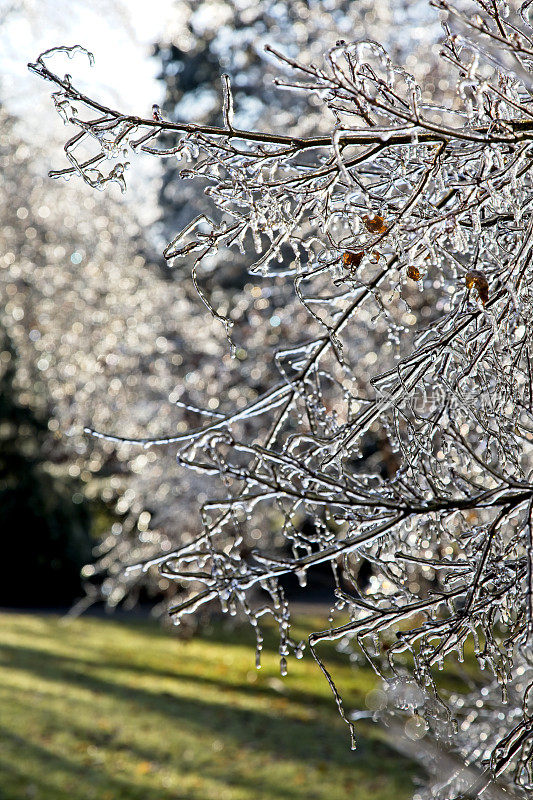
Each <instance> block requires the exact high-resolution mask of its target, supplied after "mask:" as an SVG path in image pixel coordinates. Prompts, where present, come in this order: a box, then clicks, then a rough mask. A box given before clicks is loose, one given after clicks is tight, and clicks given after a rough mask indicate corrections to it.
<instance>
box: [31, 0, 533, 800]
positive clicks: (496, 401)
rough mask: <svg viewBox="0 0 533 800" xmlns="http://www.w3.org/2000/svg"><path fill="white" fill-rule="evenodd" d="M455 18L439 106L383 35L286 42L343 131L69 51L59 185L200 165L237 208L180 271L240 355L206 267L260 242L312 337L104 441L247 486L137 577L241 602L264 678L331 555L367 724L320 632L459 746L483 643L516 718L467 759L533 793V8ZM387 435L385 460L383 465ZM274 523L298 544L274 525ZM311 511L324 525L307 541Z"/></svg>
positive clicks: (331, 633) (44, 70) (40, 63)
mask: <svg viewBox="0 0 533 800" xmlns="http://www.w3.org/2000/svg"><path fill="white" fill-rule="evenodd" d="M436 5H437V6H438V8H439V9H441V10H442V11H443V12H444V14H445V20H444V26H445V32H446V34H447V35H446V37H445V39H444V43H443V49H442V54H441V55H442V59H443V62H444V64H445V66H446V69H447V70H453V72H454V75H455V77H456V84H455V90H454V91H453V92H451V93H450V96H448V97H435V98H431V97H428V96H427V94H425V93H424V91H423V87H421V86H419V85H418V83H417V82H416V80H415V78H414V77H413V76H412V75H410V74H409V73H408V72H407V71H406V70H405V69H404V68H402V67H398V66H396V65H394V64H393V63H392V61H391V60H390V58H389V56H388V55H387V53H386V52H385V50H384V49H383V47H382V46H381V45H380V44H378V43H377V42H375V41H357V42H353V43H347V42H344V41H340V42H338V43H337V44H336V45H335V46H334V47H333V48H331V49H330V50H328V51H327V52H326V53H325V55H324V58H323V63H321V64H320V65H317V64H309V63H300V62H299V61H297V60H295V59H292V58H289V57H287V56H285V55H283V54H281V53H279V52H277V51H276V50H275V49H274V48H270V54H271V55H272V56H275V57H276V58H277V60H278V63H279V65H280V70H282V71H285V73H286V74H284V76H283V77H282V78H280V79H279V81H278V85H279V86H280V88H283V89H284V90H287V91H289V92H297V93H298V94H299V95H303V96H304V97H306V98H308V99H309V100H310V101H311V100H312V101H313V102H314V103H316V104H319V105H320V108H321V113H322V117H323V119H326V120H328V125H329V130H328V132H327V133H326V134H322V133H320V134H317V135H315V136H309V135H300V133H299V131H298V130H295V131H294V132H293V133H292V134H291V135H287V134H285V133H283V134H281V133H277V132H275V131H272V132H271V131H268V132H256V131H248V130H241V129H239V128H238V127H235V123H234V117H233V99H232V95H231V90H230V84H229V79H228V78H227V77H223V87H224V98H223V107H222V116H223V120H224V125H223V126H221V127H220V126H213V125H201V124H194V123H181V122H180V123H177V122H173V121H168V120H166V119H165V118H164V116H163V115H162V114H161V112H160V111H159V110H156V111H155V112H154V118H153V119H145V118H142V117H137V116H131V115H123V114H121V113H120V112H119V111H116V110H114V109H111V108H109V107H107V106H104V105H102V104H100V103H99V102H97V101H96V100H94V99H92V98H91V97H89V96H87V95H85V94H83V93H82V92H80V91H79V90H78V89H76V87H75V86H74V85H73V83H72V80H71V78H70V77H68V76H65V77H60V76H59V75H58V74H56V73H54V72H52V71H51V70H50V69H49V67H47V66H46V63H45V58H48V57H50V56H53V55H54V54H55V52H57V50H58V49H57V48H55V49H52V50H50V51H47V52H46V53H44V54H42V55H41V56H40V57H39V58H38V59H37V61H36V62H35V63H34V64H32V65H30V69H32V70H33V71H34V72H35V73H36V74H37V75H39V76H40V77H42V78H43V79H45V80H47V81H49V82H51V83H52V84H53V85H54V95H53V98H54V102H55V104H56V107H57V109H58V111H59V112H60V113H61V115H62V116H63V118H64V120H65V122H66V123H67V124H69V125H72V126H74V128H75V129H76V133H75V134H74V136H72V138H70V139H69V141H68V142H67V144H66V145H65V154H66V157H67V160H68V162H69V166H68V167H66V168H64V169H59V170H55V171H54V172H53V173H52V175H53V176H54V177H68V176H70V175H78V176H79V177H81V178H82V179H83V180H84V181H85V182H86V183H88V184H89V185H91V186H94V187H97V188H101V187H102V186H103V185H104V184H105V183H106V182H109V181H114V182H117V183H118V184H119V185H120V186H121V188H122V189H124V188H125V179H124V175H125V170H126V168H127V166H128V162H127V157H128V153H129V152H130V150H133V151H137V150H140V151H141V152H146V153H148V154H150V155H155V156H160V157H164V158H177V159H179V160H181V159H183V158H184V159H186V160H188V161H190V162H191V165H190V166H188V167H187V168H185V169H182V170H181V173H180V174H181V178H183V179H186V178H195V179H198V180H201V181H202V182H203V185H204V186H206V188H205V194H206V196H207V197H208V199H209V201H210V202H211V203H212V206H213V209H214V213H213V218H211V217H210V216H207V215H206V214H201V215H199V216H197V217H196V218H195V219H194V220H193V221H192V222H191V223H190V224H188V225H187V226H186V227H185V229H184V230H182V231H181V232H179V233H178V234H177V235H176V236H175V237H174V238H173V240H172V241H171V242H170V243H169V245H168V246H167V248H166V250H165V258H166V259H167V261H168V263H169V266H170V268H171V269H174V268H175V264H176V262H177V260H178V259H180V258H184V257H187V258H189V257H191V258H192V259H193V260H192V261H191V268H192V274H193V280H194V282H195V285H196V287H197V289H198V291H199V293H200V296H201V299H202V301H203V302H204V303H205V305H206V306H207V308H208V309H209V310H210V312H211V313H212V314H213V316H214V317H215V318H216V319H217V320H219V321H221V322H222V323H223V325H224V328H225V330H226V333H227V335H228V338H229V339H230V342H231V347H232V348H233V352H235V348H236V346H237V345H236V344H235V342H234V339H236V338H237V337H238V334H239V332H238V330H237V331H235V330H234V329H235V327H236V326H235V325H234V321H233V319H232V318H231V317H230V316H229V315H228V313H227V311H226V310H224V309H221V308H219V307H217V304H216V303H215V301H214V300H213V298H212V296H211V295H210V293H209V292H208V291H206V290H204V289H203V288H201V286H200V276H201V275H202V271H204V270H206V266H205V265H206V263H212V264H214V265H215V266H214V268H212V277H211V282H212V284H213V285H214V286H216V282H217V270H218V268H219V267H218V265H219V264H220V261H221V260H227V259H229V258H231V257H232V251H233V250H234V249H235V248H236V249H237V250H239V251H240V253H241V254H242V255H243V256H244V257H246V259H247V269H248V272H249V273H250V274H251V275H253V276H256V278H257V279H258V280H262V281H265V282H267V281H269V280H277V281H286V282H287V283H289V282H290V281H292V285H293V288H292V296H291V300H290V304H289V306H288V307H287V308H288V310H287V313H286V317H285V318H284V310H283V309H280V311H279V313H278V316H277V317H276V326H280V327H281V326H282V325H283V326H285V330H286V333H287V335H289V332H291V333H292V330H291V326H292V327H293V328H294V329H295V330H297V331H298V332H299V334H300V337H301V338H300V342H298V341H295V340H294V338H293V337H292V336H291V337H290V341H289V342H288V343H287V346H286V347H282V348H278V349H277V350H276V352H275V354H274V357H273V364H274V365H275V367H276V369H277V371H278V376H279V377H278V379H277V381H273V382H272V385H271V386H270V388H267V389H266V390H265V391H263V392H262V393H261V394H260V395H259V396H258V397H257V398H256V399H253V400H252V401H250V402H247V403H246V402H245V403H243V404H241V405H236V406H234V407H228V410H227V411H224V413H217V415H216V416H214V417H213V418H212V421H206V422H205V423H204V424H200V425H199V426H198V427H191V428H189V429H187V430H185V431H184V432H183V433H180V434H179V435H174V434H173V433H169V435H168V436H162V437H157V438H155V437H154V438H142V439H131V438H127V437H121V436H120V435H118V433H119V432H117V435H115V434H113V435H111V434H108V433H102V432H96V431H94V430H92V429H88V432H89V433H91V434H92V435H94V436H96V437H100V438H103V439H107V440H109V441H111V442H118V443H125V444H129V445H132V446H136V445H138V446H142V447H144V448H152V447H156V446H158V445H174V446H176V448H177V458H178V462H179V463H180V464H181V465H184V466H186V467H187V468H189V469H191V470H194V471H196V472H199V473H200V474H204V475H207V476H218V477H219V478H220V485H221V486H222V487H223V492H222V494H219V495H218V496H217V497H216V498H214V499H212V500H210V501H208V502H207V503H205V504H204V505H203V507H202V521H203V529H202V532H201V534H200V535H199V536H198V537H196V538H195V539H194V540H193V541H192V542H186V543H184V544H183V545H182V546H180V547H178V548H176V549H174V550H173V551H172V552H168V553H162V554H160V555H158V556H157V557H155V558H153V559H150V560H149V561H146V562H143V563H139V564H138V565H137V566H135V565H130V571H131V570H132V569H139V570H141V569H148V568H149V567H153V566H157V567H158V568H159V570H160V572H161V575H162V576H164V577H165V578H167V579H168V580H171V581H175V582H176V583H177V584H178V585H180V586H182V587H184V596H183V601H182V602H180V603H178V604H176V605H175V607H174V608H173V609H172V614H173V615H174V616H175V617H176V618H177V619H179V618H180V617H181V616H182V615H183V614H186V613H187V614H188V613H192V612H194V611H196V610H198V609H199V608H200V607H201V606H203V605H205V604H207V603H211V602H212V601H213V600H215V599H217V598H218V600H219V601H220V602H221V604H222V608H223V610H224V611H228V612H229V613H232V614H234V613H236V611H237V608H238V607H239V608H240V609H241V610H243V611H244V613H245V614H246V615H247V616H248V618H249V620H250V622H251V624H252V626H253V627H254V629H255V631H256V633H257V659H258V664H259V663H260V654H261V648H262V635H261V630H260V621H261V618H262V617H263V616H264V615H265V614H271V615H273V617H274V619H275V620H276V621H277V623H278V625H279V630H280V649H279V652H280V660H281V670H282V672H283V673H284V672H285V671H286V668H287V662H286V659H287V656H288V655H289V654H290V652H291V651H293V652H294V653H295V654H296V656H297V657H299V656H301V654H302V652H303V644H302V643H300V642H295V641H293V640H292V639H291V637H290V606H289V602H288V601H287V598H286V596H285V593H284V591H283V588H282V585H281V582H280V580H281V578H282V577H283V576H284V575H287V574H294V575H296V576H298V578H299V579H300V581H301V583H302V585H305V581H306V575H307V573H308V572H309V571H310V570H312V569H313V568H314V567H316V566H317V565H319V564H324V563H328V564H330V565H331V570H332V576H333V578H332V580H333V584H334V593H335V597H334V599H333V603H334V605H333V607H332V612H331V620H330V626H329V627H328V629H327V630H324V631H321V632H316V633H314V634H312V636H311V637H310V640H309V646H310V649H311V651H312V652H313V655H314V656H315V658H316V660H317V661H318V663H319V665H320V666H321V668H322V669H323V671H324V674H325V676H326V678H327V679H328V681H329V682H330V685H331V687H332V689H333V691H334V694H335V697H336V700H337V703H338V705H339V710H340V712H341V714H342V716H343V718H344V719H345V720H346V722H347V723H348V724H349V725H350V727H351V728H352V729H353V722H352V721H351V720H350V718H349V716H348V714H347V713H346V712H345V710H344V707H343V704H342V701H341V698H340V696H339V694H338V693H337V690H336V688H335V684H334V682H333V679H332V677H331V675H330V672H329V670H328V668H327V667H326V665H325V664H324V663H323V659H322V658H321V656H320V653H319V645H320V643H321V642H323V641H338V642H340V644H341V646H342V647H344V648H345V649H348V650H350V649H354V650H358V651H359V652H362V653H363V655H364V656H365V657H366V658H368V659H369V661H370V662H371V663H372V665H373V666H374V667H375V669H376V671H377V672H378V674H379V675H381V676H382V677H383V679H384V680H385V681H386V682H387V684H388V686H389V687H390V694H391V697H395V696H399V694H401V692H404V690H405V687H406V686H407V687H408V688H409V692H411V689H412V692H411V694H410V695H409V696H410V697H411V699H410V700H409V701H408V702H407V701H405V702H404V701H401V702H400V700H398V703H397V706H398V707H399V708H400V709H403V710H404V711H408V712H410V713H412V714H415V715H416V716H417V718H420V719H421V720H423V721H424V725H425V726H427V727H428V728H429V729H430V730H431V731H432V732H433V733H434V734H435V735H436V736H440V737H445V736H448V735H449V732H450V730H453V721H452V718H453V716H454V711H453V709H451V707H448V705H447V703H446V702H444V698H443V697H441V695H440V694H439V691H438V688H437V683H438V682H437V681H436V676H435V667H439V666H440V665H441V664H442V663H443V662H444V660H446V659H450V658H452V657H457V658H459V660H462V659H463V658H464V650H465V646H466V645H467V644H468V645H469V646H470V647H471V649H472V650H473V652H474V656H475V658H476V659H477V661H478V663H479V666H480V667H481V668H482V669H484V668H485V667H488V668H489V670H490V671H491V672H492V674H493V676H494V681H493V682H492V683H489V684H488V686H487V687H485V688H486V694H485V695H482V696H483V697H490V698H491V702H494V703H496V701H495V700H494V698H495V696H496V692H497V691H498V690H499V691H500V692H504V694H505V693H507V695H508V697H509V703H508V705H507V706H506V707H505V708H506V711H505V712H503V711H500V712H499V713H498V714H497V717H495V716H494V714H493V715H492V716H491V717H490V716H489V717H488V720H489V722H488V723H487V718H486V717H485V716H484V712H483V702H484V701H483V702H482V703H481V706H480V705H479V704H476V701H473V703H472V704H471V705H470V707H469V711H470V713H469V715H468V716H467V715H465V717H464V719H462V722H461V726H460V727H459V729H458V731H456V737H455V739H454V742H455V744H454V747H455V748H456V751H457V752H459V753H460V755H461V756H462V757H463V758H464V759H465V760H466V763H467V764H469V765H470V764H477V765H478V766H479V768H480V770H481V774H482V775H488V776H489V778H487V780H490V779H491V778H490V776H492V778H496V777H499V780H500V782H503V783H505V782H506V785H508V786H510V785H513V786H514V791H516V792H519V793H520V795H519V796H523V797H526V796H527V793H528V792H530V791H531V789H532V788H533V755H532V754H533V726H532V722H531V719H532V708H531V700H530V695H531V688H532V686H533V662H531V631H532V622H531V620H532V610H531V609H532V608H533V589H532V586H533V584H532V577H531V576H532V567H531V557H532V555H531V554H532V544H531V509H532V507H533V481H532V479H533V462H532V455H533V453H532V442H533V403H532V401H533V375H532V370H531V356H532V354H531V348H532V345H533V339H532V331H531V325H530V320H531V316H532V313H533V269H532V246H533V216H532V189H533V185H532V178H531V168H532V166H533V149H532V148H533V104H532V98H531V83H530V75H531V72H532V65H533V62H532V60H531V59H532V58H533V45H532V38H531V34H532V28H531V26H530V23H529V16H528V14H529V5H530V4H529V3H524V4H523V5H522V6H521V8H520V9H518V10H517V12H518V13H512V14H508V13H507V12H508V9H507V6H506V4H505V3H503V2H499V0H498V1H496V0H495V1H494V2H491V3H487V2H481V0H480V1H479V2H476V3H471V4H468V6H467V7H465V9H464V10H461V9H457V8H455V7H453V6H452V5H451V4H449V3H447V2H444V1H442V2H441V1H440V0H439V2H438V3H436ZM474 11H475V13H474ZM65 49H66V50H67V52H69V53H70V54H72V53H73V52H74V51H78V50H80V49H81V48H79V46H77V47H76V48H59V50H65ZM82 117H83V118H82ZM169 136H174V137H175V139H174V140H173V141H174V143H172V142H171V140H169ZM209 259H211V262H209ZM217 259H218V260H217ZM272 319H274V318H272ZM237 327H238V326H237ZM202 411H205V409H202ZM369 437H370V438H371V439H372V441H373V442H375V443H376V450H377V452H378V453H380V459H379V462H378V463H377V464H376V462H375V461H374V462H373V463H371V462H370V461H369V459H368V457H367V456H366V455H365V450H364V446H363V445H364V442H365V441H368V439H369ZM274 519H275V520H276V523H275V524H276V525H277V527H278V531H279V534H280V536H279V537H278V540H277V541H278V544H276V543H273V541H272V538H271V537H268V536H266V535H264V529H265V527H266V526H268V525H269V524H270V523H269V520H274ZM304 519H310V520H312V523H313V524H312V525H311V526H307V528H306V527H305V526H304V525H302V521H303V520H304ZM250 531H253V532H254V537H255V539H256V540H257V542H258V546H257V547H256V548H255V549H254V548H253V547H249V543H250V540H251V539H250V537H249V535H248V534H249V532H250ZM256 531H257V532H258V533H255V532H256ZM254 537H251V538H252V539H253V538H254ZM364 563H370V564H371V568H372V580H371V581H370V585H369V586H367V587H365V586H361V585H360V582H359V581H358V577H357V573H358V570H359V569H360V568H361V565H362V564H364ZM260 589H261V590H262V593H260V592H259V590H260ZM406 674H408V675H409V676H410V677H409V678H406ZM401 686H403V689H402V690H401V692H400V690H399V689H398V691H396V688H395V687H401ZM404 693H405V692H404ZM402 696H403V695H402ZM450 706H451V703H450ZM495 719H496V720H497V722H496V723H495V722H494V720H495ZM473 743H474V744H473ZM456 779H457V780H456ZM483 780H484V779H483ZM454 781H455V783H454ZM476 785H477V784H476ZM487 785H488V784H487V781H485V783H484V785H483V788H486V787H487ZM502 785H503V784H502ZM436 791H437V790H436ZM438 791H439V792H440V794H433V795H431V796H435V797H436V796H438V797H442V798H446V800H449V798H451V797H456V796H457V797H459V796H463V794H464V787H462V785H461V782H460V780H459V778H457V776H456V775H455V776H452V777H451V778H450V779H449V781H447V782H446V784H445V785H444V784H443V786H442V787H440V788H439V789H438ZM480 791H481V788H480ZM461 792H463V794H461Z"/></svg>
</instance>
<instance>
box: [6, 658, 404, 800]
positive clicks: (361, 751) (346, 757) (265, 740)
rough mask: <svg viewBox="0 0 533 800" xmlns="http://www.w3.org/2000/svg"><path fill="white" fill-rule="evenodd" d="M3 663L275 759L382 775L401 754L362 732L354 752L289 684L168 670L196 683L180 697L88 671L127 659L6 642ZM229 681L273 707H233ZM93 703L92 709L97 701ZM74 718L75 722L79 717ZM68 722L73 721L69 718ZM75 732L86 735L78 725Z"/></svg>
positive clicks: (339, 727)
mask: <svg viewBox="0 0 533 800" xmlns="http://www.w3.org/2000/svg"><path fill="white" fill-rule="evenodd" d="M0 663H2V664H3V665H5V666H9V667H10V668H11V669H16V670H18V671H24V672H25V673H26V674H28V675H30V676H31V675H35V676H38V677H39V678H44V679H46V680H48V681H54V682H58V683H61V684H71V685H73V686H76V687H81V688H83V689H85V690H88V691H90V692H93V693H95V694H105V695H108V696H109V697H111V698H113V699H114V700H116V701H118V702H125V703H127V704H129V705H130V706H131V704H134V705H135V707H136V710H135V716H138V718H140V719H141V718H142V715H144V714H146V713H149V714H156V715H160V716H162V717H163V718H164V720H166V722H165V724H168V723H171V724H176V725H182V726H184V727H186V728H187V729H188V730H190V731H193V732H194V733H196V735H198V736H199V737H201V738H205V737H209V736H222V738H224V740H225V741H228V740H229V741H231V742H232V743H233V744H234V745H235V746H237V747H250V746H251V747H253V748H255V749H258V750H261V751H263V752H268V753H270V754H271V755H272V756H274V757H276V758H290V759H296V760H299V761H302V762H304V763H306V762H308V761H309V760H317V761H320V760H326V761H327V762H328V763H330V764H335V765H338V766H344V767H349V766H350V765H354V763H355V762H361V760H362V759H364V761H365V764H367V765H368V770H369V771H372V770H376V769H378V770H379V773H380V774H381V775H383V776H384V777H386V776H390V777H391V778H392V777H394V776H397V773H398V768H399V761H400V759H399V757H398V756H397V755H396V754H395V753H394V752H393V751H391V750H390V749H389V748H388V747H387V746H386V745H384V744H383V743H381V742H379V741H378V740H374V739H371V738H368V737H366V738H365V737H360V739H359V746H358V750H357V751H356V752H355V753H353V752H351V751H350V750H349V741H348V740H349V737H348V731H347V728H346V727H345V726H344V725H343V724H342V723H341V722H340V720H339V722H338V723H337V720H335V723H333V722H332V718H331V715H328V718H327V721H326V720H324V719H318V720H317V719H311V720H309V719H305V720H302V719H297V718H295V716H294V715H293V714H292V713H291V709H290V701H291V700H296V699H298V700H304V701H306V702H308V703H313V704H314V705H316V704H317V700H318V698H317V697H316V696H314V695H311V694H309V695H307V694H306V693H303V692H299V693H297V692H292V691H291V692H290V693H289V694H288V695H287V697H285V696H281V697H280V695H279V694H278V693H276V692H272V691H271V690H268V689H266V687H260V688H258V689H256V688H255V687H253V686H249V685H247V684H244V685H242V684H238V685H232V686H231V687H230V686H228V684H227V683H226V682H224V681H218V680H216V679H206V678H205V677H204V676H199V677H195V676H192V675H190V674H182V673H180V672H179V671H176V672H170V673H165V674H167V675H168V676H169V677H170V678H171V679H172V680H175V682H176V690H177V691H178V688H179V684H180V681H181V680H185V681H187V682H188V683H189V684H190V683H193V684H195V683H196V684H197V685H198V689H197V691H195V692H194V698H190V697H183V696H179V694H176V695H174V694H173V693H172V692H171V691H168V690H167V691H164V692H160V691H150V690H148V689H145V688H139V687H135V686H128V685H127V683H122V684H119V683H116V682H114V681H113V680H107V679H104V678H103V677H101V676H99V675H95V674H91V671H92V672H93V673H94V671H96V670H107V669H109V668H111V669H112V670H116V669H119V668H124V669H128V670H131V669H132V668H131V666H128V665H122V664H120V665H117V664H116V663H113V662H112V661H98V663H95V662H94V661H93V662H89V661H87V660H86V659H77V658H74V657H70V656H60V655H55V654H50V653H46V652H43V651H42V650H38V649H34V648H30V647H16V646H6V645H4V646H3V647H2V653H1V661H0ZM134 670H135V673H136V674H143V675H145V676H146V677H147V678H151V677H153V678H155V679H157V678H158V677H160V674H159V671H158V670H157V669H152V668H151V667H150V666H148V665H147V666H146V667H145V668H144V669H143V668H142V667H140V666H138V665H137V666H135V667H134ZM121 680H124V676H121ZM125 680H126V681H127V678H126V679H125ZM206 683H209V684H210V685H212V686H215V687H217V686H218V687H219V688H221V689H223V690H225V691H221V692H220V694H219V695H218V697H219V700H218V702H216V703H212V702H206V701H205V700H203V699H202V686H203V685H205V684H206ZM154 685H157V680H154ZM229 688H231V689H234V690H235V691H236V692H247V693H249V694H263V695H265V694H266V693H267V694H269V695H270V696H269V698H268V699H269V702H271V703H272V706H271V707H270V709H269V710H264V709H254V710H249V709H242V708H237V707H235V706H233V705H232V704H231V700H232V697H230V696H228V692H227V690H228V689H229ZM232 695H233V692H232ZM275 701H277V702H278V703H280V702H281V703H283V704H284V707H283V708H282V709H281V710H279V709H277V708H276V705H275ZM93 703H94V708H95V710H96V708H97V700H94V701H93ZM72 723H73V725H74V726H75V727H76V720H73V721H72ZM68 724H69V725H70V721H69V723H68ZM325 724H326V725H327V728H328V735H327V737H324V727H325ZM77 732H78V733H79V734H80V735H83V736H86V737H87V738H89V739H90V738H91V737H90V733H89V734H88V732H87V729H86V728H84V727H83V726H80V730H79V731H77ZM130 749H131V750H132V752H135V754H136V755H137V756H138V757H139V758H142V759H146V760H149V759H150V758H151V757H152V755H153V754H151V753H148V752H145V751H144V750H142V749H139V748H135V747H134V746H131V748H130ZM405 764H407V762H405ZM283 795H284V796H287V787H284V788H283Z"/></svg>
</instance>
